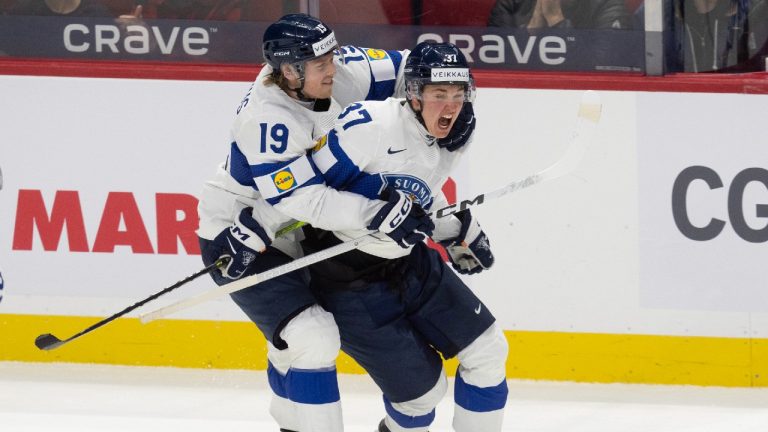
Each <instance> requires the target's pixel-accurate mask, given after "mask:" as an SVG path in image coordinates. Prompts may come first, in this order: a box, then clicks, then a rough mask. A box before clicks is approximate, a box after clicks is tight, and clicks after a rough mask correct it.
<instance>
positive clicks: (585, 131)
mask: <svg viewBox="0 0 768 432" xmlns="http://www.w3.org/2000/svg"><path fill="white" fill-rule="evenodd" d="M601 109H602V105H601V104H600V97H599V96H598V94H597V93H595V92H593V91H587V92H585V93H584V95H583V96H582V100H581V104H580V105H579V112H578V120H577V124H576V128H575V129H574V133H573V136H572V137H571V141H570V145H569V147H568V149H567V150H566V152H565V154H564V155H563V156H562V157H561V158H560V159H559V160H558V161H557V162H555V163H554V164H552V165H551V166H549V167H547V168H545V169H544V170H542V171H539V172H537V173H535V174H531V175H529V176H528V177H526V178H524V179H522V180H518V181H513V182H512V183H509V184H508V185H506V186H505V187H503V188H500V189H497V190H494V191H491V192H487V193H483V194H480V195H477V196H476V197H475V198H474V199H471V200H464V201H461V203H459V204H451V205H448V206H446V207H443V208H441V209H439V210H437V211H435V212H433V213H430V215H431V216H432V217H433V218H435V219H441V218H444V217H448V216H450V215H452V214H453V213H456V212H457V211H461V210H465V209H467V208H471V207H476V206H479V205H481V204H483V203H484V202H486V201H488V200H492V199H495V198H499V197H502V196H504V195H507V194H510V193H512V192H515V191H518V190H521V189H525V188H528V187H531V186H533V185H536V184H538V183H541V182H543V181H546V180H552V179H556V178H558V177H562V176H564V175H566V174H568V173H570V172H571V171H572V170H573V169H574V168H576V166H578V164H579V162H580V161H581V158H582V157H583V155H584V152H585V151H586V148H587V144H588V143H589V142H591V141H592V137H593V135H594V131H595V129H596V126H597V122H598V121H599V120H600V113H601ZM298 226H301V222H299V223H297V227H298ZM375 234H376V233H371V234H367V235H364V236H362V237H358V238H356V239H353V240H348V241H346V242H344V243H340V244H338V245H336V246H332V247H330V248H328V249H324V250H322V251H319V252H315V253H313V254H311V255H307V256H305V257H302V258H298V259H296V260H294V261H291V262H290V263H287V264H284V265H281V266H278V267H275V268H273V269H271V270H267V271H265V272H262V273H257V274H254V275H251V276H247V277H244V278H243V279H239V280H236V281H234V282H230V283H228V284H226V285H221V286H218V287H216V288H214V289H212V290H209V291H206V292H203V293H200V294H198V295H197V296H194V297H189V298H187V299H184V300H180V301H178V302H176V303H173V304H170V305H168V306H165V307H162V308H159V309H156V310H154V311H151V312H147V313H145V314H142V315H140V316H139V319H140V320H141V322H142V323H144V324H146V323H149V322H151V321H154V320H156V319H159V318H163V317H166V316H168V315H171V314H173V313H175V312H178V311H181V310H184V309H188V308H190V307H192V306H195V305H198V304H200V303H204V302H206V301H209V300H212V299H214V298H217V297H219V296H223V295H226V294H231V293H233V292H235V291H240V290H242V289H245V288H248V287H251V286H253V285H256V284H258V283H261V282H264V281H267V280H269V279H273V278H276V277H278V276H282V275H284V274H286V273H289V272H292V271H294V270H298V269H301V268H304V267H307V266H310V265H312V264H315V263H317V262H320V261H323V260H326V259H329V258H332V257H335V256H337V255H341V254H343V253H345V252H348V251H351V250H353V249H357V248H359V247H361V246H363V245H365V244H368V243H370V242H372V241H373V240H375V239H376V237H375Z"/></svg>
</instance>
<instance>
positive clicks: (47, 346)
mask: <svg viewBox="0 0 768 432" xmlns="http://www.w3.org/2000/svg"><path fill="white" fill-rule="evenodd" d="M63 343H64V342H63V341H62V340H61V339H59V338H57V337H56V336H54V335H52V334H50V333H46V334H42V335H40V336H38V337H37V338H36V339H35V346H36V347H37V348H38V349H41V350H45V351H49V350H52V349H56V348H58V347H60V346H61V345H62V344H63Z"/></svg>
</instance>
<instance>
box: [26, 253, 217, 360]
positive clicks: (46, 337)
mask: <svg viewBox="0 0 768 432" xmlns="http://www.w3.org/2000/svg"><path fill="white" fill-rule="evenodd" d="M227 261H229V257H222V258H219V259H218V260H216V262H214V263H213V264H211V265H209V266H208V267H206V268H204V269H202V270H200V271H198V272H197V273H195V274H193V275H190V276H187V277H186V278H184V279H182V280H180V281H178V282H176V283H175V284H173V285H171V286H169V287H168V288H165V289H163V290H162V291H158V292H157V293H155V294H152V295H151V296H149V297H147V298H145V299H144V300H142V301H140V302H138V303H134V304H133V305H131V306H128V307H127V308H125V309H123V310H121V311H120V312H118V313H116V314H114V315H112V316H110V317H107V318H104V319H103V320H101V321H99V322H97V323H96V324H94V325H92V326H90V327H88V328H87V329H85V330H83V331H81V332H80V333H77V334H75V335H73V336H70V337H68V338H67V339H64V340H61V339H59V338H57V337H56V336H54V335H52V334H50V333H46V334H41V335H40V336H38V337H37V338H36V339H35V346H37V347H38V348H39V349H41V350H52V349H56V348H58V347H60V346H62V345H64V344H66V343H69V342H72V341H73V340H75V339H77V338H79V337H80V336H83V335H85V334H88V333H90V332H92V331H94V330H96V329H97V328H99V327H101V326H103V325H105V324H108V323H110V322H112V321H114V320H115V319H117V318H120V317H121V316H123V315H125V314H127V313H128V312H131V311H132V310H134V309H136V308H139V307H141V306H144V305H145V304H147V303H149V302H151V301H152V300H154V299H156V298H158V297H160V296H161V295H164V294H167V293H169V292H171V291H173V290H175V289H176V288H179V287H181V286H182V285H185V284H186V283H188V282H190V281H193V280H195V279H197V278H198V277H200V276H202V275H204V274H206V273H210V272H211V271H213V270H214V269H217V268H219V267H221V266H222V265H224V264H225V263H226V262H227Z"/></svg>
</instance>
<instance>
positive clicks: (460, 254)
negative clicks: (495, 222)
mask: <svg viewBox="0 0 768 432" xmlns="http://www.w3.org/2000/svg"><path fill="white" fill-rule="evenodd" d="M454 216H456V218H458V219H459V221H461V230H460V231H459V236H458V237H456V238H455V239H452V240H446V241H442V242H440V244H441V245H443V246H444V247H445V251H446V252H447V253H448V257H449V258H450V259H451V264H452V265H453V268H454V269H455V270H456V271H457V272H459V273H461V274H466V275H471V274H475V273H480V272H481V271H483V270H485V269H488V268H490V267H491V266H492V265H493V261H494V258H493V253H492V252H491V242H490V241H489V240H488V236H486V235H485V233H484V232H483V230H482V229H481V228H480V224H478V223H477V220H476V219H475V218H474V217H473V216H472V214H471V213H470V212H469V210H464V211H460V212H458V213H455V214H454Z"/></svg>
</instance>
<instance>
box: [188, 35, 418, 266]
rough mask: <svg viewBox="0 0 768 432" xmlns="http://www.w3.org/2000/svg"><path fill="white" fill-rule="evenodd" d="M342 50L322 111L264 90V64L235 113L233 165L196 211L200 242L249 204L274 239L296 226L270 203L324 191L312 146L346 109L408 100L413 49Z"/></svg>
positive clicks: (344, 223) (353, 204)
mask: <svg viewBox="0 0 768 432" xmlns="http://www.w3.org/2000/svg"><path fill="white" fill-rule="evenodd" d="M341 52H342V53H341V54H343V55H338V54H337V55H336V56H335V59H334V61H335V62H336V75H335V76H334V85H333V98H332V99H331V100H330V106H329V107H328V108H327V109H324V110H322V111H314V110H313V108H315V107H313V106H312V103H305V102H300V101H298V100H295V99H292V98H291V97H290V96H288V95H287V94H286V93H285V92H284V91H282V90H281V89H280V88H279V87H278V86H276V85H265V84H264V78H265V77H266V76H268V75H269V74H270V73H271V72H272V68H271V67H270V66H268V65H266V66H264V68H263V69H262V70H261V73H259V75H258V77H257V78H256V80H255V81H254V83H253V84H252V86H251V89H250V90H249V91H248V94H247V95H246V97H245V98H244V99H243V101H242V103H241V104H240V107H239V108H238V110H237V112H238V113H237V117H236V119H235V122H234V125H233V126H232V130H231V143H230V149H229V156H228V158H227V161H226V162H225V163H224V164H222V165H221V166H219V168H218V169H217V172H216V175H215V177H214V179H212V180H210V181H208V182H206V184H205V185H204V187H203V191H202V195H201V200H200V205H199V207H198V213H199V216H200V228H199V229H198V232H197V233H198V235H199V236H200V237H202V238H206V239H209V240H210V239H213V238H214V237H216V235H217V234H219V233H220V232H221V231H222V230H224V229H226V228H227V227H229V226H230V225H231V224H232V222H233V221H234V220H235V218H237V216H238V215H239V214H240V211H241V210H242V209H243V208H244V207H253V209H254V210H253V217H254V219H256V220H257V221H258V222H259V223H260V224H261V225H262V226H263V228H264V229H265V231H266V232H267V233H268V234H269V235H270V237H273V238H274V234H275V233H276V232H277V231H278V230H279V229H280V228H282V227H284V226H285V225H288V224H290V223H291V222H293V221H292V220H291V219H290V218H289V217H287V216H286V215H284V214H282V213H281V212H280V211H279V210H280V206H279V205H277V206H276V207H272V205H271V204H279V202H280V200H281V199H282V197H284V196H286V195H290V194H291V193H292V192H293V191H294V190H296V189H299V188H301V187H307V186H312V185H317V186H318V187H323V188H324V186H321V185H322V181H323V179H322V178H321V176H320V172H319V171H317V168H316V167H315V166H314V165H313V163H312V161H311V160H310V159H309V158H308V157H307V156H306V154H307V151H308V150H309V149H311V148H312V146H313V145H314V141H315V140H316V139H317V138H319V137H321V136H323V135H324V134H325V133H327V132H328V130H330V129H331V128H332V127H333V124H334V121H335V119H336V117H337V116H338V114H339V113H340V112H341V109H342V106H346V105H348V104H349V103H352V102H356V101H360V100H364V99H385V98H387V97H389V96H393V95H397V96H402V95H404V84H403V78H402V69H403V66H404V64H405V62H404V57H405V56H406V55H407V53H408V51H383V50H375V49H368V48H359V47H353V46H345V47H343V48H342V49H341ZM325 193H327V194H330V195H334V198H333V200H334V202H336V203H339V205H342V206H345V207H348V208H354V209H356V212H357V213H366V214H370V213H371V212H372V211H373V205H374V203H371V202H370V201H369V200H368V199H366V198H364V197H361V196H359V195H355V194H351V193H340V192H338V191H330V190H328V191H326V192H325ZM262 198H264V199H262ZM267 200H268V201H267ZM316 210H317V211H318V212H320V211H323V209H322V208H317V209H316ZM324 224H325V225H326V226H329V227H331V228H339V229H344V228H351V227H359V226H360V222H359V221H358V220H357V219H353V218H347V219H344V218H328V219H327V220H325V221H324ZM294 243H295V241H294V239H292V238H290V237H288V238H286V239H276V242H275V243H274V245H275V246H276V247H278V248H280V249H281V250H283V251H285V252H287V253H289V254H291V255H294V256H295V252H296V246H295V244H294Z"/></svg>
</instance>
